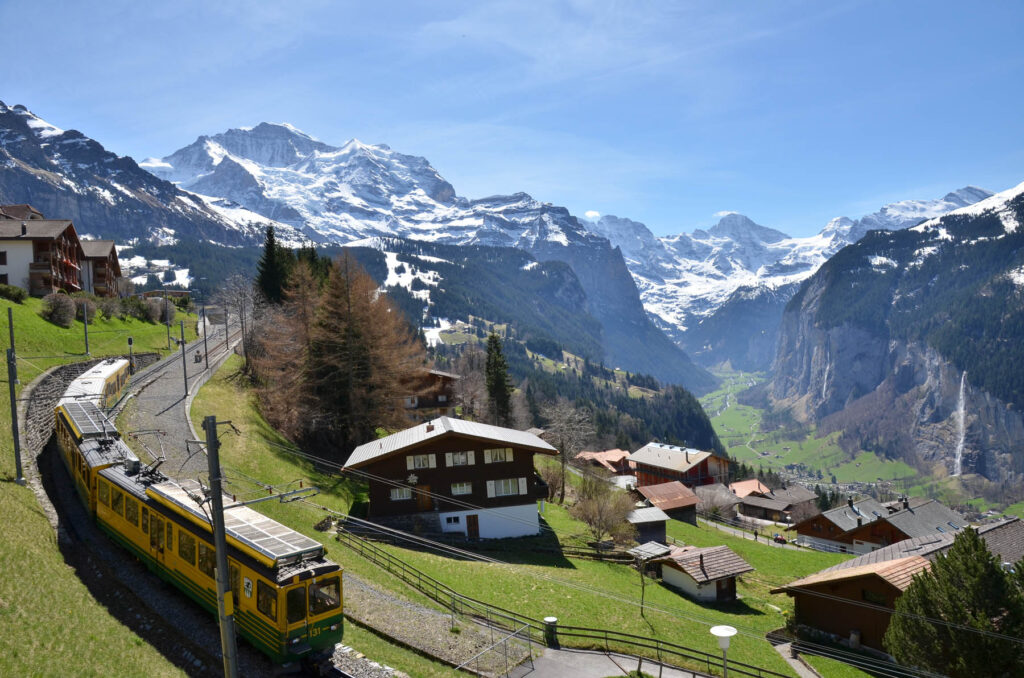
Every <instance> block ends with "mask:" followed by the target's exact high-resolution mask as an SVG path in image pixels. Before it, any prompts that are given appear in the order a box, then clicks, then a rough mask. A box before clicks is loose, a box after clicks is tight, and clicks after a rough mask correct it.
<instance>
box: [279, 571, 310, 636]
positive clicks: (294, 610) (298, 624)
mask: <svg viewBox="0 0 1024 678" xmlns="http://www.w3.org/2000/svg"><path fill="white" fill-rule="evenodd" d="M284 608H285V624H286V625H287V626H286V629H285V638H287V639H288V642H294V639H295V638H301V639H302V640H306V639H307V638H306V635H307V633H308V632H309V629H308V626H309V625H308V623H307V621H306V584H305V583H302V584H299V585H298V586H294V587H292V588H290V589H287V590H286V591H285V605H284ZM299 642H302V641H301V640H300V641H299Z"/></svg>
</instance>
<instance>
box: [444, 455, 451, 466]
mask: <svg viewBox="0 0 1024 678" xmlns="http://www.w3.org/2000/svg"><path fill="white" fill-rule="evenodd" d="M444 465H445V466H451V465H452V453H451V452H445V453H444Z"/></svg>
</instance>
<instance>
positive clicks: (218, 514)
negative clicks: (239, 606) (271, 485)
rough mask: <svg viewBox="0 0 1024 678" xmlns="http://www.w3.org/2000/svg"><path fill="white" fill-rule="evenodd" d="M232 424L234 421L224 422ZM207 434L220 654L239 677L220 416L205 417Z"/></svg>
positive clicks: (228, 674) (230, 674)
mask: <svg viewBox="0 0 1024 678" xmlns="http://www.w3.org/2000/svg"><path fill="white" fill-rule="evenodd" d="M221 423H224V424H230V423H231V422H221ZM203 430H204V431H206V459H207V463H208V465H209V474H210V495H211V496H210V499H211V500H212V503H213V505H212V506H211V513H212V518H213V543H214V550H215V555H216V557H217V569H216V571H215V574H216V576H217V617H218V619H219V620H220V651H221V655H222V656H223V657H224V676H225V678H238V658H237V657H236V656H235V651H236V647H235V617H234V614H235V605H234V600H232V598H231V590H230V577H229V576H228V547H227V539H226V538H225V536H224V493H223V490H222V489H221V475H220V440H219V439H218V438H217V417H216V416H214V415H210V416H208V417H205V418H203Z"/></svg>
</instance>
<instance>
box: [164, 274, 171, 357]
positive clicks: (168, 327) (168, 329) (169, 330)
mask: <svg viewBox="0 0 1024 678" xmlns="http://www.w3.org/2000/svg"><path fill="white" fill-rule="evenodd" d="M163 292H164V325H167V350H168V351H170V350H171V317H170V316H169V315H167V290H166V289H164V291H163Z"/></svg>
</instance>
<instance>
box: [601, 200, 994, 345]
mask: <svg viewBox="0 0 1024 678" xmlns="http://www.w3.org/2000/svg"><path fill="white" fill-rule="evenodd" d="M991 195H992V193H990V192H989V191H986V190H984V189H981V188H977V187H974V186H968V187H966V188H962V189H960V190H958V191H953V192H952V193H949V194H947V195H946V196H944V197H943V198H940V199H938V200H904V201H901V202H896V203H892V204H890V205H886V206H885V207H883V208H881V209H880V210H878V211H877V212H875V213H873V214H869V215H867V216H864V217H861V218H860V219H857V220H852V219H849V218H847V217H837V218H835V219H833V220H831V221H830V222H829V223H828V224H826V225H825V227H824V228H823V229H822V230H821V232H819V233H818V234H816V235H813V236H809V237H805V238H791V237H789V236H788V235H786V234H785V233H782V232H780V231H777V230H774V229H771V228H766V227H764V226H761V225H759V224H757V223H755V222H753V221H751V220H750V219H749V218H747V217H745V216H743V215H741V214H736V213H728V214H725V215H724V216H723V217H722V218H721V220H720V221H719V222H718V223H717V224H716V225H715V226H713V227H712V228H710V229H708V230H706V231H705V230H701V229H698V230H695V231H694V232H693V233H689V234H688V233H681V234H679V235H673V236H666V237H661V238H658V237H655V236H654V234H652V233H651V232H650V230H649V229H648V228H647V227H646V226H645V225H644V224H642V223H640V222H636V221H632V220H629V219H622V218H620V217H615V216H610V215H609V216H602V217H601V218H600V219H598V220H596V221H593V222H584V223H585V225H586V226H587V228H588V229H590V230H591V231H593V232H595V233H598V234H600V235H602V236H604V237H606V238H608V240H609V241H611V242H612V244H613V245H617V246H618V247H619V248H620V249H621V250H622V254H623V256H624V257H625V259H626V264H627V266H628V267H629V270H630V272H631V273H632V275H633V277H634V279H635V280H636V284H637V287H638V288H639V290H640V296H641V299H642V300H643V303H644V307H645V308H646V309H647V311H648V312H649V313H650V314H652V315H653V316H656V317H657V318H658V320H659V324H660V325H662V326H663V327H665V328H666V329H668V330H670V331H672V332H673V335H674V336H677V337H678V336H679V334H680V333H682V332H684V331H685V330H686V329H687V328H688V327H692V326H693V324H694V323H695V322H697V321H699V320H700V319H702V318H705V317H707V316H709V315H711V314H713V313H714V312H715V311H716V310H717V309H718V308H719V307H721V306H722V304H723V303H725V302H726V300H728V299H729V297H730V296H731V295H732V294H733V293H734V292H736V291H737V290H739V289H741V288H752V289H779V288H782V287H785V286H787V285H790V284H792V283H795V282H800V281H802V280H804V279H805V278H807V277H809V276H810V275H811V274H813V273H814V272H815V271H816V270H818V268H819V267H820V266H821V265H822V264H823V263H824V262H825V261H827V260H828V258H829V257H831V256H832V255H833V254H835V253H836V252H838V251H839V250H840V249H842V248H843V247H845V246H846V245H849V244H851V243H853V242H856V241H857V240H859V239H860V238H861V237H863V236H864V234H866V233H867V232H868V231H869V230H879V229H882V230H896V229H900V228H906V227H907V226H911V225H913V224H916V223H918V222H920V221H921V220H923V219H931V218H935V217H938V216H941V215H943V214H947V213H949V212H951V211H953V210H957V209H963V208H968V209H969V207H968V206H969V205H972V204H974V203H978V201H982V200H985V199H986V198H988V197H989V196H991ZM979 204H980V203H979Z"/></svg>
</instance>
